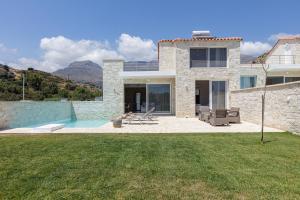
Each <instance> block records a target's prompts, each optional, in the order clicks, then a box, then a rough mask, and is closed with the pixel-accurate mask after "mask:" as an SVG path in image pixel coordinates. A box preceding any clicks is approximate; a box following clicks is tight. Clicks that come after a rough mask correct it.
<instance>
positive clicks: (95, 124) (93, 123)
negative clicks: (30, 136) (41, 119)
mask: <svg viewBox="0 0 300 200" xmlns="http://www.w3.org/2000/svg"><path fill="white" fill-rule="evenodd" d="M107 122H108V120H106V119H96V120H71V119H66V120H59V121H52V122H47V123H42V124H35V125H31V126H27V127H28V128H35V127H39V126H43V125H47V124H64V128H99V127H101V126H102V125H104V124H106V123H107Z"/></svg>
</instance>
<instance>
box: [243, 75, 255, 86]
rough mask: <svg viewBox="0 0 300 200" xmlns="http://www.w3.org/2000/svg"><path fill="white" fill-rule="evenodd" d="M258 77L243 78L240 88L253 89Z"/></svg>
mask: <svg viewBox="0 0 300 200" xmlns="http://www.w3.org/2000/svg"><path fill="white" fill-rule="evenodd" d="M256 80H257V77H256V76H241V79H240V88H241V89H245V88H253V87H256Z"/></svg>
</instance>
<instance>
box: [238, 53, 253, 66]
mask: <svg viewBox="0 0 300 200" xmlns="http://www.w3.org/2000/svg"><path fill="white" fill-rule="evenodd" d="M256 58H257V57H256V56H251V55H244V54H241V64H250V63H252V62H253V61H254V60H255V59H256Z"/></svg>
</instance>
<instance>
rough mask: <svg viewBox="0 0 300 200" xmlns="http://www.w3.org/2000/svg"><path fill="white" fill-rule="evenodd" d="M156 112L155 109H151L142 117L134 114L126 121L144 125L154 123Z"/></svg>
mask: <svg viewBox="0 0 300 200" xmlns="http://www.w3.org/2000/svg"><path fill="white" fill-rule="evenodd" d="M154 110H155V107H153V108H151V109H150V110H149V111H148V112H146V113H144V114H142V115H140V114H132V115H129V116H128V117H127V118H126V120H127V121H128V123H129V124H130V123H131V122H132V121H139V122H140V123H142V122H143V121H153V115H152V114H153V112H154Z"/></svg>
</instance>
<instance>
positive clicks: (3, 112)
mask: <svg viewBox="0 0 300 200" xmlns="http://www.w3.org/2000/svg"><path fill="white" fill-rule="evenodd" d="M71 116H72V113H71V103H70V102H58V101H24V102H21V101H1V102H0V129H5V128H17V127H26V126H31V125H34V124H43V123H46V122H51V121H59V120H66V119H71Z"/></svg>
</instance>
